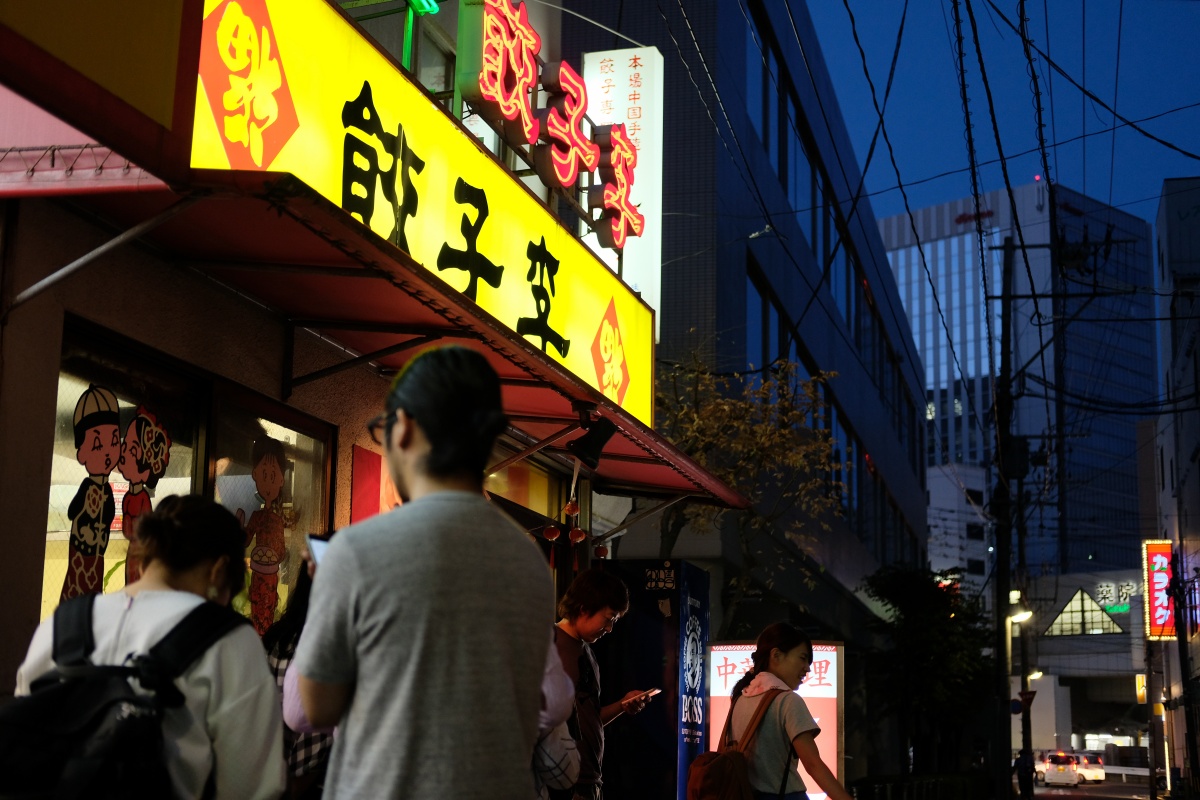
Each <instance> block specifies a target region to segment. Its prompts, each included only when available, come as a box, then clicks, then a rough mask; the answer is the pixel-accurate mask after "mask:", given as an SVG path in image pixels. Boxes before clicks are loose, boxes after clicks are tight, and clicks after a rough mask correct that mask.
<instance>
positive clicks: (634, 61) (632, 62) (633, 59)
mask: <svg viewBox="0 0 1200 800" xmlns="http://www.w3.org/2000/svg"><path fill="white" fill-rule="evenodd" d="M629 68H630V69H641V68H642V57H641V56H638V55H633V56H630V57H629Z"/></svg>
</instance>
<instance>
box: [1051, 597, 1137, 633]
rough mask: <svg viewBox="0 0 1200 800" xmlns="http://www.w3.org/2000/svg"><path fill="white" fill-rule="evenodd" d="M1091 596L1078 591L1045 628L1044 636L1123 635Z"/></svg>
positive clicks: (1118, 626)
mask: <svg viewBox="0 0 1200 800" xmlns="http://www.w3.org/2000/svg"><path fill="white" fill-rule="evenodd" d="M1124 632H1125V631H1124V630H1123V629H1122V628H1121V626H1120V625H1118V624H1117V623H1116V621H1115V620H1114V619H1113V618H1112V617H1110V616H1109V615H1108V613H1107V612H1105V610H1104V609H1103V608H1101V607H1100V604H1099V603H1097V602H1096V601H1095V600H1094V599H1092V596H1091V595H1089V594H1088V593H1087V592H1085V591H1084V590H1083V589H1080V590H1079V591H1077V592H1076V593H1075V596H1074V597H1072V598H1071V599H1070V600H1069V601H1067V605H1066V606H1065V607H1064V608H1063V610H1062V611H1061V612H1060V613H1059V615H1058V617H1057V618H1055V620H1054V622H1052V623H1050V627H1048V628H1046V632H1045V633H1044V634H1043V635H1044V636H1082V635H1087V634H1097V633H1124Z"/></svg>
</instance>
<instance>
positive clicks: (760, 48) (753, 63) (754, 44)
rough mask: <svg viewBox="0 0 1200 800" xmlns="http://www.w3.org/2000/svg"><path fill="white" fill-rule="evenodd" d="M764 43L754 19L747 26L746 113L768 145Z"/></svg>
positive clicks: (759, 136) (759, 135)
mask: <svg viewBox="0 0 1200 800" xmlns="http://www.w3.org/2000/svg"><path fill="white" fill-rule="evenodd" d="M764 47H765V45H764V42H763V38H762V36H761V35H760V34H759V32H758V28H757V27H756V26H755V25H754V20H753V18H751V19H750V21H749V23H748V24H747V25H746V113H747V114H748V115H749V116H750V122H751V123H752V124H753V125H754V130H755V131H757V132H758V138H759V139H760V140H762V142H763V144H764V145H766V143H767V130H768V127H767V124H766V121H765V119H764V115H765V110H766V99H767V76H766V72H767V64H766V56H765V55H764Z"/></svg>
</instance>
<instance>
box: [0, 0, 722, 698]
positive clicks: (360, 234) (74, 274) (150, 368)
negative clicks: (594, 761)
mask: <svg viewBox="0 0 1200 800" xmlns="http://www.w3.org/2000/svg"><path fill="white" fill-rule="evenodd" d="M393 5H399V6H402V7H404V8H405V9H407V6H405V4H393ZM66 6H67V7H68V10H69V13H66V14H64V15H58V16H55V17H54V18H51V17H50V15H47V14H45V13H44V11H39V10H38V9H35V8H32V7H24V6H14V5H11V4H9V5H5V6H4V7H3V8H0V210H2V213H0V359H2V360H0V436H2V437H3V439H4V445H3V447H0V475H2V476H3V481H0V507H3V508H5V509H7V512H8V513H7V520H6V522H7V524H6V525H5V530H4V534H3V535H4V543H5V550H6V554H7V558H5V559H4V560H3V562H2V563H0V575H2V576H3V578H4V582H5V585H6V586H7V587H8V589H9V594H8V598H9V602H8V603H6V604H4V607H3V610H0V626H2V627H3V629H4V630H5V631H7V632H8V633H7V635H6V636H5V637H4V639H3V642H0V687H4V688H3V689H0V691H4V692H7V691H8V688H7V687H11V686H12V685H13V684H14V676H15V671H16V668H17V666H18V665H19V664H20V661H21V659H22V658H23V656H24V650H25V645H26V643H27V642H28V640H29V637H30V636H31V635H32V632H33V630H34V628H35V627H36V625H37V624H38V622H39V620H41V619H44V618H45V617H46V616H47V615H48V614H50V613H51V612H52V611H53V608H54V607H55V606H56V605H57V604H58V602H59V601H60V600H61V599H63V598H66V597H70V596H73V595H75V594H80V593H85V592H89V591H113V590H115V589H118V588H120V587H121V586H122V585H124V583H125V582H126V581H127V580H133V579H135V578H136V575H137V571H138V566H139V565H138V556H137V547H136V540H135V536H134V533H133V532H134V526H133V524H132V523H133V520H134V519H135V518H136V517H137V516H138V515H139V514H142V513H145V512H146V511H147V510H149V508H152V507H153V505H154V504H155V502H156V499H157V498H161V497H165V496H167V495H169V494H177V493H188V492H198V493H202V494H205V495H207V496H210V497H214V498H215V499H217V500H218V501H219V502H221V503H222V504H223V505H225V506H226V507H227V508H229V509H230V510H231V511H233V512H234V513H236V514H237V515H238V516H239V518H240V519H241V520H242V521H243V524H244V525H245V527H246V531H247V541H248V547H247V558H248V561H249V565H250V567H251V581H250V586H249V589H248V591H247V592H246V593H245V594H244V595H243V596H240V597H239V598H236V599H235V606H236V607H238V608H239V610H241V611H242V612H243V613H245V614H247V615H248V616H249V617H250V618H251V620H252V621H253V622H254V623H255V625H256V627H257V628H258V629H259V630H260V632H261V631H262V630H265V627H266V626H267V625H269V624H270V622H271V621H272V620H273V619H274V618H275V617H276V616H277V615H278V613H279V611H280V609H281V608H283V606H284V605H285V604H286V600H287V592H288V588H289V586H290V585H291V584H292V582H293V581H294V578H295V575H296V572H297V570H298V569H299V568H300V560H299V550H300V546H301V543H302V542H303V537H304V536H305V535H306V534H308V533H324V532H329V531H333V530H336V529H338V528H341V527H343V526H345V525H347V524H349V523H351V522H354V521H357V520H359V519H363V518H366V517H368V516H370V515H372V514H375V513H379V512H380V511H385V510H387V509H389V508H391V507H393V506H394V505H396V504H397V503H398V502H399V498H398V497H396V495H395V491H394V489H393V488H392V487H391V483H390V480H389V478H388V474H387V467H386V462H385V458H384V456H383V453H382V452H381V448H380V447H379V446H378V445H377V444H375V442H374V441H373V440H372V438H371V436H370V434H369V433H368V430H367V428H366V424H367V422H368V421H369V420H370V419H372V418H373V417H374V416H375V415H376V414H378V413H379V411H380V410H381V409H382V406H383V401H384V398H385V395H386V393H387V390H388V385H389V380H390V378H391V376H393V375H394V374H395V372H396V371H397V370H399V369H400V368H402V366H403V365H404V363H405V362H406V360H407V359H408V358H410V357H412V356H413V355H414V354H416V353H418V352H420V351H421V350H422V349H423V348H425V347H430V346H435V345H437V344H440V343H458V344H464V345H466V346H469V347H473V348H476V349H478V350H479V351H480V352H482V353H483V354H484V355H485V356H487V358H488V360H489V361H490V362H491V364H492V365H493V366H494V367H495V368H496V370H497V372H498V373H499V375H500V377H501V382H502V387H503V399H504V407H505V411H506V413H507V414H508V416H509V420H510V425H509V428H508V430H507V431H506V433H505V434H503V435H502V437H501V440H500V441H499V442H498V444H497V450H496V453H495V458H494V462H493V466H492V467H491V468H490V469H489V475H488V479H487V484H486V488H487V490H488V492H489V494H490V495H491V496H492V497H493V498H494V499H495V500H496V502H497V503H499V504H501V505H502V506H503V507H504V508H505V509H506V510H508V511H509V512H510V513H511V514H512V515H513V516H514V517H515V518H516V519H517V520H518V522H520V523H521V524H522V525H523V526H525V527H526V528H527V529H528V530H529V531H530V532H531V534H532V535H535V537H536V538H537V540H538V541H539V542H540V544H541V546H542V548H543V550H544V552H546V554H547V556H548V558H550V562H551V564H552V565H555V566H556V567H557V573H558V580H559V583H560V586H561V585H562V584H564V583H565V582H566V581H568V580H569V579H570V576H571V574H572V573H573V572H574V571H575V570H576V569H578V568H581V567H582V566H585V565H586V564H587V563H588V562H589V561H590V560H592V559H595V558H604V557H605V556H606V555H607V553H606V550H605V549H604V548H603V547H602V546H598V542H597V540H596V539H595V538H594V537H593V536H592V535H591V528H592V509H591V498H592V496H593V492H603V493H604V494H605V495H607V496H628V497H633V496H636V497H640V498H647V499H648V500H649V501H650V502H651V504H652V505H655V504H666V503H672V502H679V501H680V500H681V499H690V500H696V501H699V502H708V503H718V504H722V505H727V506H740V505H744V502H745V501H744V500H743V499H742V498H741V497H739V496H738V495H737V494H735V493H734V492H732V491H731V490H729V489H728V488H727V487H725V486H724V485H723V484H721V483H720V482H719V481H718V480H716V479H715V478H713V477H712V476H711V475H710V474H708V473H707V472H705V471H704V470H703V469H702V468H700V467H699V466H697V465H696V464H695V463H694V462H693V461H691V460H690V459H689V458H688V457H687V456H686V455H684V454H683V453H681V452H680V451H678V450H677V449H676V448H674V447H673V446H672V445H671V444H670V443H668V442H667V441H665V440H664V439H662V438H661V437H660V436H658V435H656V434H655V433H654V432H653V429H652V424H653V412H654V400H653V398H654V385H653V381H654V347H655V342H654V312H653V310H652V309H651V308H650V307H649V306H648V305H647V304H646V303H645V302H643V300H642V299H641V298H640V297H639V296H638V295H637V294H636V293H635V292H633V291H631V290H630V289H629V287H628V286H627V285H626V284H625V283H624V282H623V281H622V280H621V279H620V278H619V277H618V276H617V274H616V273H615V272H614V271H613V270H612V269H610V268H609V267H608V266H606V265H605V263H604V262H602V261H601V260H600V258H598V257H597V255H596V253H595V252H593V250H591V249H589V248H588V247H587V246H585V245H584V244H582V243H581V241H580V239H579V237H578V236H577V231H576V227H575V225H574V224H573V223H568V222H564V220H563V219H562V218H560V216H559V215H558V214H556V213H555V211H552V209H555V210H557V209H559V208H560V207H563V206H567V207H570V208H572V209H575V211H576V213H577V215H580V216H583V217H586V218H587V220H588V221H589V223H590V225H591V227H592V228H593V230H594V232H595V233H596V234H597V240H598V241H599V242H600V243H601V244H602V245H605V246H607V247H608V248H609V249H611V250H613V251H620V250H621V247H622V245H623V244H624V243H625V242H626V241H627V240H628V238H630V237H637V236H639V235H640V231H641V230H644V226H645V224H646V222H645V220H642V219H639V216H640V215H639V214H638V213H637V206H636V199H637V198H636V190H637V184H636V167H637V159H636V150H635V149H634V148H633V147H632V145H630V143H629V142H628V141H627V139H626V138H625V137H624V133H623V131H622V130H621V129H620V126H613V127H612V128H604V129H596V128H592V127H591V126H590V125H584V124H582V119H583V111H584V110H586V93H582V94H583V96H582V97H581V96H580V94H581V92H580V91H579V89H578V85H577V84H576V83H574V82H573V81H572V78H571V76H572V75H574V74H575V73H574V70H573V69H572V68H571V67H570V65H566V64H563V63H562V62H551V61H548V60H546V58H545V55H548V54H539V50H538V48H537V47H535V44H538V45H540V41H538V42H535V41H534V40H535V39H538V35H537V32H536V29H535V28H534V27H533V26H532V25H531V24H530V22H529V19H528V17H527V15H526V16H520V15H519V14H517V8H518V7H514V6H512V5H511V4H509V3H508V2H507V1H506V0H498V1H497V2H493V0H487V2H479V3H462V4H460V6H459V7H458V8H457V9H456V12H457V16H458V26H459V29H460V31H462V30H468V31H470V30H475V31H477V33H478V36H477V37H476V38H475V39H472V38H471V37H469V36H468V37H466V38H465V39H464V38H463V37H462V36H461V34H460V37H459V47H460V55H459V59H458V65H459V72H458V76H457V80H456V82H455V86H454V88H453V89H451V90H448V91H447V90H445V88H444V87H443V86H435V87H433V88H432V89H431V88H430V87H429V86H426V85H423V84H422V82H421V81H418V80H417V79H416V77H415V73H414V72H412V71H409V70H408V69H405V67H404V66H402V62H405V61H407V63H408V66H413V67H414V68H416V69H417V71H418V72H419V71H420V67H421V65H422V64H424V63H425V62H424V61H422V60H421V57H420V55H419V54H420V47H421V44H420V43H418V46H417V49H418V54H417V55H415V56H414V54H413V53H412V51H411V49H410V45H409V44H408V43H402V44H401V50H402V52H401V54H400V55H399V57H398V56H397V55H395V54H393V53H390V52H389V51H388V49H387V48H385V47H384V46H382V45H381V44H380V43H379V42H378V41H377V40H376V39H373V38H372V37H371V36H370V35H368V34H367V33H366V32H365V31H364V29H363V28H362V27H361V26H360V25H358V24H356V23H355V22H354V20H352V19H351V18H350V17H349V16H348V15H347V13H346V12H345V11H344V10H343V9H342V8H340V7H339V6H337V5H333V4H330V3H327V2H324V0H288V1H287V2H273V1H272V0H242V2H237V0H206V1H204V2H201V0H154V1H153V2H152V1H151V0H140V1H139V2H133V3H132V4H131V3H121V4H119V3H115V2H109V0H102V1H101V2H88V3H84V2H68V3H66ZM519 8H521V9H523V8H524V6H520V7H519ZM403 15H404V16H406V17H407V24H406V27H405V30H406V32H407V34H410V35H411V33H412V31H413V30H414V26H413V25H412V22H413V12H412V11H411V10H405V11H404V12H403ZM415 30H418V31H419V30H420V28H419V27H416V28H415ZM531 33H532V35H531ZM405 38H406V39H407V38H408V37H405ZM434 39H436V37H430V40H431V41H433V40H434ZM423 41H424V39H421V40H420V42H423ZM463 41H467V42H469V43H472V46H473V47H476V48H477V51H476V52H475V53H474V55H475V56H477V58H476V59H475V62H474V63H475V66H474V67H467V66H465V65H467V64H469V63H471V59H469V58H464V57H463V54H462V53H461V49H462V42H463ZM472 70H473V72H472ZM548 71H549V72H548ZM464 75H465V77H464ZM442 77H445V76H444V75H443V76H442ZM472 80H474V81H475V84H474V85H472V83H471V81H472ZM539 82H540V84H541V85H543V86H549V87H551V91H550V92H549V93H548V96H547V97H544V98H543V99H542V100H539V93H538V85H539ZM464 98H468V99H467V102H468V103H470V102H471V101H473V102H474V105H472V106H470V107H471V108H472V109H474V110H475V113H476V114H477V115H478V117H479V118H480V119H482V120H484V122H485V124H486V125H487V127H488V130H490V131H492V133H494V135H495V137H496V140H497V141H498V142H499V144H493V145H491V146H490V147H489V146H487V145H485V143H484V142H483V141H481V137H480V136H478V135H477V134H475V133H472V132H471V131H470V130H468V128H467V127H465V126H464V125H463V123H462V122H461V121H460V118H459V117H460V116H461V111H462V107H463V106H462V103H463V102H464ZM581 109H582V110H581ZM455 112H457V113H455ZM477 122H478V121H477ZM540 126H544V128H545V130H543V131H541V132H539V131H538V128H539V127H540ZM524 159H528V160H529V162H530V164H528V165H527V164H526V163H525V161H524ZM593 170H595V171H596V174H597V175H598V176H599V177H598V178H586V177H585V178H582V179H581V178H580V175H588V174H591V173H592V171H593ZM581 180H582V182H583V183H584V184H590V185H581ZM588 189H590V190H591V191H590V192H589V191H587V190H588ZM560 534H561V535H560ZM487 557H488V553H487V552H486V548H484V549H482V550H481V552H478V553H464V554H463V558H487Z"/></svg>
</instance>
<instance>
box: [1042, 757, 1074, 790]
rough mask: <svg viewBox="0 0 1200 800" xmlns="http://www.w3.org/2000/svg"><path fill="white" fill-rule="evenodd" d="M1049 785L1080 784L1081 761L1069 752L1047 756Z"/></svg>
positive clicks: (1046, 781)
mask: <svg viewBox="0 0 1200 800" xmlns="http://www.w3.org/2000/svg"><path fill="white" fill-rule="evenodd" d="M1045 783H1046V785H1047V786H1078V785H1079V761H1078V759H1076V758H1075V756H1073V755H1071V754H1069V753H1051V754H1050V755H1048V756H1047V757H1046V778H1045Z"/></svg>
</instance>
